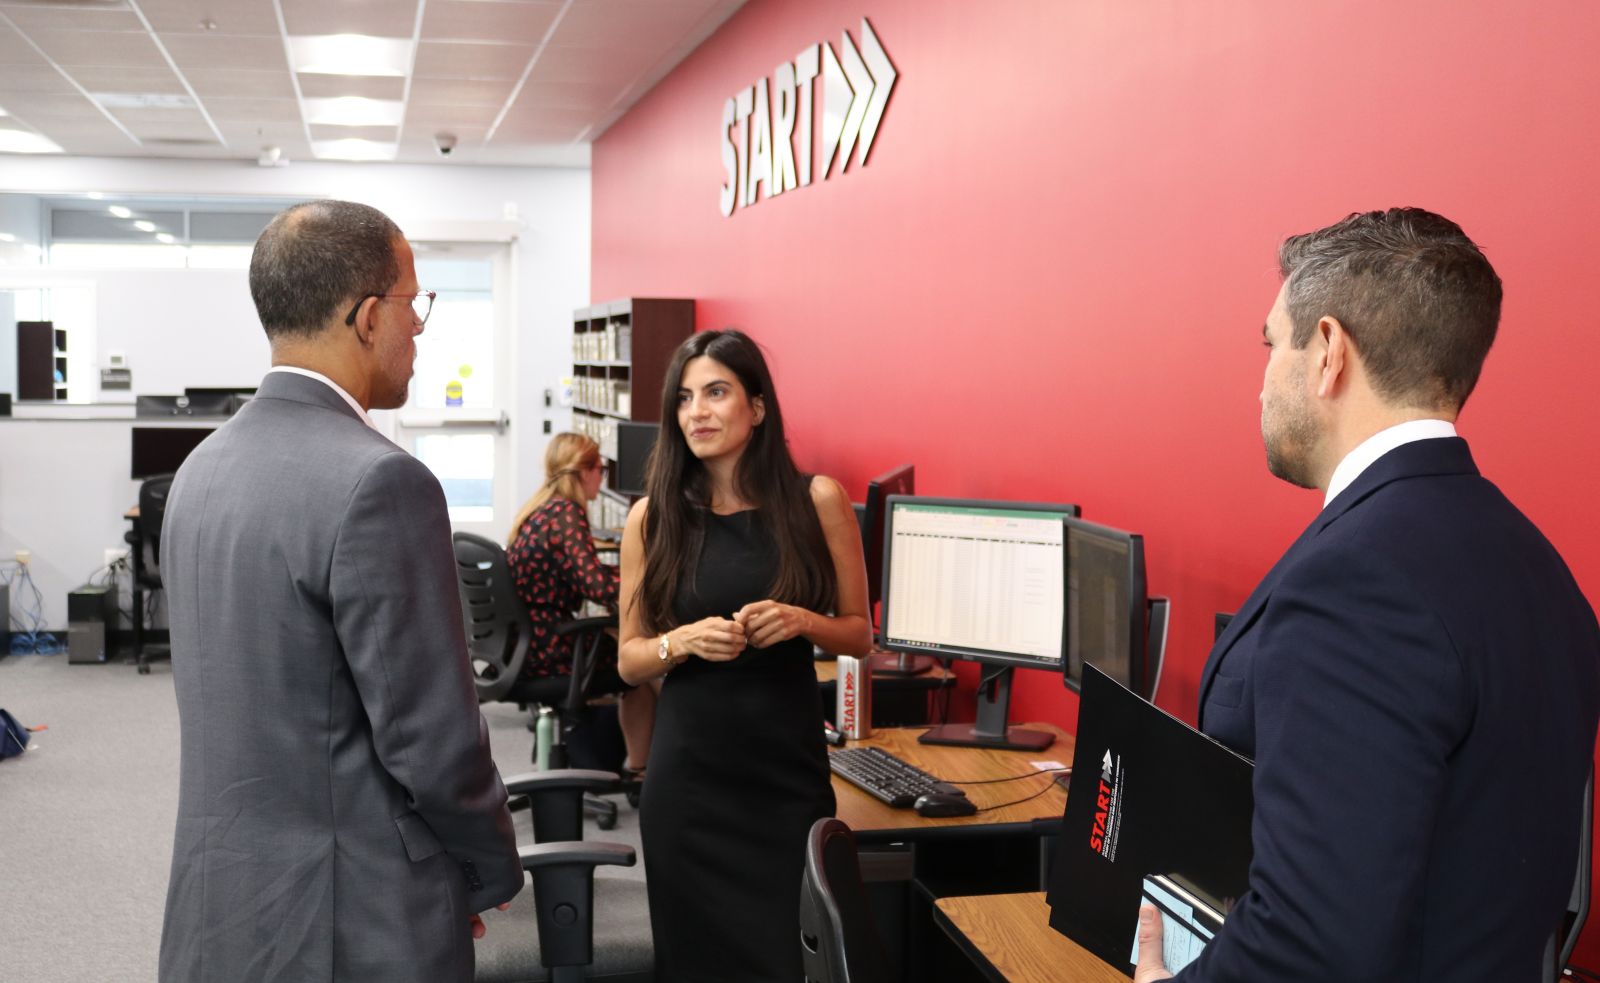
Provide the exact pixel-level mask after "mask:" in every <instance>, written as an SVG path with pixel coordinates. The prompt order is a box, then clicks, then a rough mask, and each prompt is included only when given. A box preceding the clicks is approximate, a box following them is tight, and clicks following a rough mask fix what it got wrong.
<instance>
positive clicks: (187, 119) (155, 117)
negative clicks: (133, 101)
mask: <svg viewBox="0 0 1600 983" xmlns="http://www.w3.org/2000/svg"><path fill="white" fill-rule="evenodd" d="M111 115H113V116H115V117H116V118H117V119H119V120H121V121H122V125H123V126H126V127H127V128H128V129H130V130H133V131H134V132H135V133H137V132H138V127H137V126H136V125H135V124H144V123H174V124H176V123H197V124H199V125H201V126H204V125H205V119H204V117H202V116H201V115H200V112H199V110H197V109H193V108H188V109H113V110H112V111H111ZM208 132H209V131H208Z"/></svg>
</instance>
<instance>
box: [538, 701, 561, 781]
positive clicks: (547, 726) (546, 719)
mask: <svg viewBox="0 0 1600 983" xmlns="http://www.w3.org/2000/svg"><path fill="white" fill-rule="evenodd" d="M555 743H556V714H555V711H554V710H551V709H550V708H549V707H540V708H539V719H538V720H537V721H535V722H534V725H533V762H534V769H535V770H536V771H549V770H550V749H551V748H552V747H554V746H555Z"/></svg>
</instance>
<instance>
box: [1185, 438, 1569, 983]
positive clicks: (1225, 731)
mask: <svg viewBox="0 0 1600 983" xmlns="http://www.w3.org/2000/svg"><path fill="white" fill-rule="evenodd" d="M1597 718H1600V630H1597V628H1596V624H1595V616H1594V611H1593V610H1592V608H1591V607H1590V606H1589V603H1588V601H1587V600H1586V599H1585V598H1584V596H1583V594H1582V593H1581V592H1580V591H1579V589H1578V586H1577V584H1576V583H1575V582H1574V581H1573V579H1572V575H1571V574H1570V573H1569V571H1568V570H1567V567H1566V564H1565V563H1563V562H1562V560H1561V557H1560V556H1559V555H1558V554H1557V553H1556V551H1555V549H1554V547H1552V546H1551V545H1550V543H1549V542H1548V541H1547V540H1546V539H1545V538H1544V536H1543V535H1542V534H1541V533H1540V532H1539V530H1538V529H1536V528H1535V527H1534V526H1533V524H1532V523H1531V522H1529V521H1528V519H1527V518H1526V517H1524V516H1523V515H1522V513H1520V512H1519V511H1517V509H1516V507H1515V506H1513V505H1512V504H1511V503H1510V502H1509V501H1507V499H1506V498H1505V496H1503V495H1502V494H1501V493H1500V491H1499V489H1497V488H1496V487H1495V486H1494V485H1493V484H1492V483H1490V482H1489V481H1488V480H1486V479H1485V478H1483V477H1482V476H1480V475H1479V474H1478V470H1477V467H1476V466H1475V465H1474V464H1473V461H1472V455H1471V454H1470V453H1469V451H1468V450H1467V445H1466V442H1465V441H1463V440H1461V439H1459V438H1444V439H1431V440H1422V441H1416V442H1413V443H1410V444H1405V445H1403V446H1401V447H1398V448H1396V449H1394V450H1392V451H1390V452H1389V453H1388V454H1385V455H1384V456H1383V457H1382V458H1380V459H1379V460H1378V461H1376V462H1375V463H1374V464H1372V465H1371V466H1370V467H1369V468H1368V469H1367V470H1366V471H1365V472H1363V473H1362V474H1361V475H1360V477H1358V478H1357V479H1356V481H1355V482H1354V483H1353V484H1352V485H1351V486H1350V487H1349V488H1347V489H1345V490H1344V491H1343V492H1341V493H1340V494H1339V495H1338V496H1337V497H1336V498H1335V499H1334V500H1333V501H1332V502H1330V503H1329V504H1328V506H1327V507H1326V508H1324V509H1323V510H1322V512H1321V514H1320V515H1318V516H1317V519H1316V521H1314V522H1312V523H1311V525H1310V527H1309V528H1307V529H1306V531H1305V532H1304V533H1302V534H1301V536H1300V538H1299V539H1298V540H1297V541H1296V542H1295V543H1294V545H1293V546H1291V547H1290V548H1289V551H1288V552H1287V553H1285V554H1284V556H1283V558H1282V559H1280V560H1279V561H1278V563H1277V564H1276V565H1275V566H1274V567H1273V568H1272V570H1271V571H1270V572H1269V573H1268V574H1267V576H1266V578H1265V579H1264V580H1262V582H1261V584H1260V585H1259V586H1258V587H1257V588H1256V589H1255V592H1254V593H1252V594H1251V595H1250V597H1249V599H1248V600H1247V601H1246V602H1245V604H1244V606H1243V607H1242V608H1240V610H1239V612H1238V614H1237V615H1236V616H1235V617H1234V619H1233V621H1232V623H1231V624H1230V625H1229V626H1228V629H1227V630H1226V631H1225V632H1224V633H1223V635H1222V637H1221V638H1219V639H1218V640H1217V644H1216V646H1215V647H1214V648H1213V649H1212V652H1211V656H1210V658H1209V659H1208V660H1207V662H1206V667H1205V671H1204V673H1203V674H1202V676H1201V682H1200V726H1201V729H1202V730H1204V731H1205V732H1206V733H1208V734H1210V735H1211V736H1213V737H1215V738H1217V739H1218V740H1220V741H1222V742H1223V743H1225V744H1227V745H1228V746H1229V747H1232V748H1233V749H1234V750H1236V751H1239V752H1240V753H1241V754H1245V755H1248V756H1249V757H1252V758H1254V759H1255V763H1256V767H1255V775H1254V792H1255V816H1254V821H1253V824H1252V830H1251V833H1252V841H1253V844H1254V859H1253V861H1252V863H1251V867H1250V891H1249V893H1248V894H1247V895H1246V896H1245V897H1244V898H1242V899H1240V900H1239V902H1238V903H1237V904H1236V906H1235V907H1234V909H1233V911H1232V913H1231V914H1230V915H1229V916H1228V919H1227V922H1226V924H1225V925H1224V926H1223V930H1222V932H1221V933H1220V934H1219V935H1218V936H1217V938H1216V939H1215V940H1214V941H1213V942H1212V943H1211V945H1210V946H1208V947H1207V949H1206V950H1205V952H1204V953H1203V954H1202V955H1201V957H1200V958H1199V959H1198V960H1196V962H1195V963H1194V964H1192V965H1191V966H1190V967H1189V968H1188V969H1187V970H1186V971H1185V972H1184V973H1182V974H1181V976H1180V979H1182V980H1188V981H1199V980H1205V981H1236V980H1237V981H1250V983H1262V981H1269V980H1295V981H1299V983H1310V981H1316V980H1328V981H1334V980H1338V981H1342V983H1349V981H1391V980H1396V981H1398V980H1405V981H1423V980H1428V981H1432V980H1452V981H1463V980H1484V981H1495V983H1506V981H1532V980H1534V979H1536V977H1537V974H1538V965H1539V960H1540V957H1541V954H1542V951H1543V947H1544V944H1545V942H1546V940H1547V939H1548V937H1549V935H1550V933H1551V931H1552V930H1553V929H1554V928H1555V927H1556V925H1557V923H1558V921H1559V918H1560V916H1561V912H1562V911H1563V910H1564V909H1565V905H1566V901H1567V898H1568V897H1569V895H1570V893H1571V890H1572V879H1573V874H1574V872H1575V869H1576V857H1577V833H1578V828H1579V825H1580V815H1581V813H1580V808H1581V798H1582V793H1583V783H1584V780H1585V778H1586V777H1587V775H1588V771H1589V768H1590V764H1591V761H1592V755H1593V752H1594V742H1595V725H1596V721H1597Z"/></svg>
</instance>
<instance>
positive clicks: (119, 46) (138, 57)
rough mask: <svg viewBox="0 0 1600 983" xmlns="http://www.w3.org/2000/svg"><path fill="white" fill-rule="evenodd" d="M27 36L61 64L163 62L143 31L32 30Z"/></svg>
mask: <svg viewBox="0 0 1600 983" xmlns="http://www.w3.org/2000/svg"><path fill="white" fill-rule="evenodd" d="M29 37H31V38H33V40H34V42H35V43H36V44H38V45H39V47H40V48H42V49H44V53H45V54H46V55H49V56H50V57H51V58H52V59H54V60H55V62H56V63H57V64H58V65H61V66H62V67H64V68H72V67H76V66H85V65H93V66H101V67H105V68H161V67H163V66H165V65H166V63H167V62H166V59H164V58H162V57H161V52H160V51H158V50H157V49H156V45H155V42H154V41H152V40H150V35H148V34H146V33H144V32H143V31H139V32H138V33H134V32H132V31H120V32H102V31H35V32H32V33H30V34H29Z"/></svg>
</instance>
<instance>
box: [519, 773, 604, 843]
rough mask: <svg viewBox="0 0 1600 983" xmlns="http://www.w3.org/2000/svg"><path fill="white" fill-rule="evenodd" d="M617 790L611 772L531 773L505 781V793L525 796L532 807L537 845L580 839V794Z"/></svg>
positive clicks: (581, 808)
mask: <svg viewBox="0 0 1600 983" xmlns="http://www.w3.org/2000/svg"><path fill="white" fill-rule="evenodd" d="M621 788H622V779H621V777H620V776H618V775H617V774H615V773H614V772H609V771H588V770H585V769H582V768H557V769H553V770H551V771H535V772H530V773H528V774H524V775H516V776H513V777H512V778H510V779H507V780H506V791H507V792H509V793H510V794H512V795H526V796H527V797H528V802H529V804H530V805H532V807H533V838H534V839H535V840H536V841H538V842H539V843H557V842H568V841H572V840H582V839H583V796H584V793H586V792H616V791H620V790H621Z"/></svg>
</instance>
